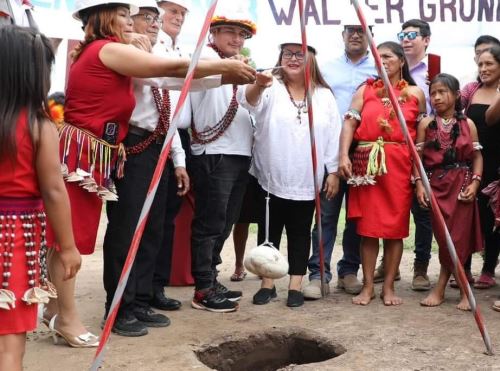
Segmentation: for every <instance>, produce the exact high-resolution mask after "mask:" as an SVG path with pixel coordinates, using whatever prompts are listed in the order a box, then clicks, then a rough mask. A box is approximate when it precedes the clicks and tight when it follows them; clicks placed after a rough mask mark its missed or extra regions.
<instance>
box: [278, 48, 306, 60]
mask: <svg viewBox="0 0 500 371" xmlns="http://www.w3.org/2000/svg"><path fill="white" fill-rule="evenodd" d="M281 56H282V57H283V59H292V57H293V56H295V59H297V60H298V61H303V60H304V57H305V56H304V53H302V52H301V51H298V52H295V53H292V52H291V51H290V50H287V49H285V50H283V54H282V55H281Z"/></svg>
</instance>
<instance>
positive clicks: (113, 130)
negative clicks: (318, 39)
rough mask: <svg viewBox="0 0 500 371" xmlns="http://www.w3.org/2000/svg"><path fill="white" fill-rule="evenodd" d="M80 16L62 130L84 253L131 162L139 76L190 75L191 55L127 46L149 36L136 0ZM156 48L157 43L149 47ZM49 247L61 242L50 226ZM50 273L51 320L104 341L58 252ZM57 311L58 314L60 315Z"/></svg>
mask: <svg viewBox="0 0 500 371" xmlns="http://www.w3.org/2000/svg"><path fill="white" fill-rule="evenodd" d="M75 8H76V11H75V13H74V15H73V16H74V17H75V18H77V19H79V20H81V21H82V23H83V28H84V31H85V39H84V40H83V41H82V42H81V43H80V44H79V45H78V46H77V47H76V49H75V50H74V51H73V54H72V57H73V64H72V65H71V67H70V72H69V78H68V85H67V89H66V101H65V121H66V123H65V124H64V125H63V126H62V127H61V128H60V129H59V132H60V133H59V136H60V155H61V159H62V163H63V164H62V172H63V176H64V178H65V180H66V187H67V189H68V194H69V197H70V202H71V211H72V223H73V230H74V232H75V241H76V245H77V247H78V250H79V251H80V253H81V254H84V255H87V254H92V253H93V252H94V246H95V241H96V237H97V230H98V226H99V220H100V216H101V210H102V201H103V200H106V201H113V200H116V199H117V197H116V194H115V192H114V185H113V183H112V180H111V178H112V176H111V174H112V173H113V172H116V174H117V176H118V177H121V176H123V174H122V164H123V161H124V160H125V158H124V155H123V153H124V150H123V146H122V145H121V141H122V140H123V139H124V138H125V136H126V134H127V131H128V121H129V119H130V116H131V114H132V111H133V109H134V107H135V98H134V94H133V91H132V77H137V78H148V77H157V76H171V77H183V76H185V74H186V72H187V69H188V66H189V60H188V59H177V58H176V59H167V58H161V57H158V56H155V55H153V54H151V53H149V52H146V51H144V50H140V49H139V48H136V47H133V46H131V45H127V44H129V43H131V42H132V41H135V42H139V44H142V45H144V43H146V46H147V43H148V42H149V41H148V40H147V37H146V36H144V35H134V34H133V21H132V18H131V14H135V13H137V11H138V8H137V7H136V6H135V5H134V3H133V2H132V1H131V0H120V2H119V3H109V2H108V1H106V0H79V1H78V0H77V1H76V3H75ZM149 46H150V45H149ZM226 73H227V74H229V75H231V74H232V77H233V80H235V82H236V79H235V76H240V81H239V82H240V83H247V82H251V81H253V80H254V73H255V71H254V70H253V69H252V68H251V67H248V66H246V65H245V64H244V63H243V62H241V61H236V60H229V59H227V60H217V61H215V60H214V61H208V60H205V61H200V62H199V64H198V65H197V68H196V70H195V78H199V77H205V76H208V75H214V74H215V75H216V74H226ZM48 232H49V233H48V242H49V246H53V245H54V244H55V242H56V241H55V240H54V238H53V236H52V233H51V230H50V228H49V231H48ZM48 264H49V271H50V276H51V279H52V281H53V282H54V285H55V286H56V288H57V290H58V292H59V299H58V302H56V301H54V300H51V302H50V303H49V305H48V306H47V309H46V311H45V313H44V316H43V317H44V322H46V323H47V322H48V323H49V324H50V327H51V329H53V330H54V331H55V332H56V333H57V334H59V335H60V336H61V337H63V338H64V339H65V340H66V342H67V343H68V344H69V345H70V346H73V347H93V346H97V345H98V339H97V337H96V336H95V335H93V334H91V333H89V332H87V330H86V329H85V327H84V326H83V324H82V323H81V321H80V318H79V315H78V312H77V310H76V305H75V301H74V287H75V280H70V281H66V282H63V280H62V275H61V264H60V262H59V261H58V256H57V254H50V257H49V262H48ZM56 316H57V318H56Z"/></svg>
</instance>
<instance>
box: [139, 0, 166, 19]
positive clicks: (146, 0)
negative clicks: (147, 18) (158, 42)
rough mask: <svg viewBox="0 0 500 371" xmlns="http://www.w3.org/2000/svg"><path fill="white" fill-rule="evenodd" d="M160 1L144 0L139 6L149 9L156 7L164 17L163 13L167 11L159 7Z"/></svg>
mask: <svg viewBox="0 0 500 371" xmlns="http://www.w3.org/2000/svg"><path fill="white" fill-rule="evenodd" d="M157 3H158V2H157V1H156V0H142V1H141V3H140V6H139V8H140V9H142V8H148V9H154V10H156V12H157V13H158V15H159V16H160V17H163V14H165V11H164V10H163V9H162V8H160V7H158V4H157Z"/></svg>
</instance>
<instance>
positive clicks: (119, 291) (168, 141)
mask: <svg viewBox="0 0 500 371" xmlns="http://www.w3.org/2000/svg"><path fill="white" fill-rule="evenodd" d="M216 6H217V0H213V1H212V4H211V5H210V7H209V9H208V11H207V15H206V16H205V22H204V23H203V27H202V30H201V32H200V36H199V38H198V42H197V44H196V49H195V51H194V53H193V56H192V58H191V63H190V64H189V68H188V71H187V74H186V80H185V82H184V86H183V87H182V90H181V94H180V97H179V101H178V103H177V106H176V107H175V111H174V116H173V118H172V124H171V125H170V128H169V129H168V132H167V135H166V137H165V141H164V142H163V147H162V150H161V153H160V156H159V158H158V163H157V164H156V168H155V171H154V174H153V178H152V180H151V184H150V186H149V189H148V193H147V195H146V200H145V201H144V205H143V207H142V210H141V214H140V216H139V221H138V222H137V226H136V228H135V232H134V236H133V238H132V243H131V245H130V248H129V252H128V255H127V259H126V260H125V264H124V266H123V270H122V274H121V276H120V280H119V282H118V286H117V288H116V291H115V296H114V297H113V301H112V303H111V306H110V309H109V313H108V317H107V319H106V323H105V325H104V329H103V332H102V334H101V339H100V342H99V347H98V348H97V351H96V354H95V356H94V360H93V362H92V365H91V367H90V370H91V371H97V370H98V369H99V367H100V366H101V365H102V362H103V360H104V354H105V351H104V348H105V346H106V344H107V342H108V339H109V335H110V332H111V329H112V328H113V324H114V322H115V318H116V315H117V313H118V308H119V306H120V301H121V298H122V296H123V291H124V290H125V287H126V286H127V281H128V278H129V275H130V270H131V269H132V265H133V264H134V260H135V256H136V254H137V250H138V248H139V243H140V242H141V238H142V234H143V232H144V228H145V226H146V222H147V219H148V215H149V211H150V210H151V205H152V203H153V200H154V198H155V195H156V190H157V189H158V183H159V181H160V178H161V175H162V173H163V170H164V168H165V163H166V162H167V159H168V154H169V152H170V147H171V146H172V139H173V136H174V134H175V131H176V130H177V121H178V116H179V112H180V110H181V108H182V106H183V105H184V102H185V100H186V97H187V94H188V92H189V88H190V87H191V82H192V80H193V77H194V70H195V68H196V65H197V64H198V60H199V59H200V55H201V50H202V48H203V44H204V41H205V39H206V36H207V34H208V30H209V27H210V21H211V19H212V17H213V15H214V12H215V7H216Z"/></svg>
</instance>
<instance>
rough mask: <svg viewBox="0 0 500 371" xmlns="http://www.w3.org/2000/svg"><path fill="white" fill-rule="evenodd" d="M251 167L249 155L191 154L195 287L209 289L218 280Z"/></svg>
mask: <svg viewBox="0 0 500 371" xmlns="http://www.w3.org/2000/svg"><path fill="white" fill-rule="evenodd" d="M249 167H250V157H248V156H238V155H225V154H215V155H207V154H203V155H199V156H192V170H193V182H194V192H195V212H194V218H193V222H192V224H191V272H192V274H193V277H194V281H195V289H196V290H202V289H206V288H210V287H212V286H213V284H214V282H215V279H216V276H217V271H216V266H217V265H218V264H220V263H221V258H220V253H221V251H222V247H223V245H224V242H225V241H226V239H227V238H228V237H229V235H230V233H231V229H232V227H233V224H234V223H235V222H236V221H237V220H238V217H239V215H240V208H241V204H242V202H243V196H244V194H245V189H246V185H247V182H248V176H249V174H248V169H249Z"/></svg>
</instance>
